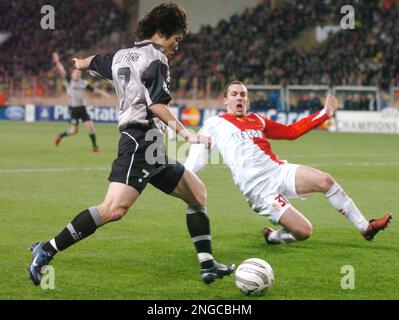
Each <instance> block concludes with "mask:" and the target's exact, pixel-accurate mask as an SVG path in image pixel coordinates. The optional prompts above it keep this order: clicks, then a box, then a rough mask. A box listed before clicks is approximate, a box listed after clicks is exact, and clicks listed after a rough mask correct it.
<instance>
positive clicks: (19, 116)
mask: <svg viewBox="0 0 399 320" xmlns="http://www.w3.org/2000/svg"><path fill="white" fill-rule="evenodd" d="M5 116H6V118H8V119H10V120H15V121H19V120H24V118H25V109H24V108H23V107H20V106H10V107H8V108H6V111H5Z"/></svg>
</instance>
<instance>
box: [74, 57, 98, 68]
mask: <svg viewBox="0 0 399 320" xmlns="http://www.w3.org/2000/svg"><path fill="white" fill-rule="evenodd" d="M94 57H95V56H90V57H87V58H83V59H80V58H73V59H72V61H73V63H74V65H75V68H76V69H78V70H86V69H88V68H89V66H90V63H91V62H92V60H93V59H94Z"/></svg>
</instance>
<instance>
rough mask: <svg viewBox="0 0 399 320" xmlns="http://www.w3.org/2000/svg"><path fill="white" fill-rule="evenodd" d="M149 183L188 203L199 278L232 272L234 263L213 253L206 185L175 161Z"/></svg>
mask: <svg viewBox="0 0 399 320" xmlns="http://www.w3.org/2000/svg"><path fill="white" fill-rule="evenodd" d="M172 181H173V183H172ZM165 182H167V183H165ZM150 183H151V184H153V185H154V186H155V187H157V188H158V189H160V190H161V191H163V192H165V193H167V194H171V195H173V196H175V197H178V198H180V199H182V200H183V201H184V202H186V203H187V205H188V207H187V211H186V222H187V228H188V230H189V233H190V236H191V239H192V241H193V243H194V246H195V249H196V251H197V257H198V260H199V262H200V266H201V277H202V279H203V280H204V281H205V282H206V283H210V282H213V281H214V280H215V279H216V278H222V277H223V276H225V275H229V274H231V273H232V272H233V271H234V265H223V264H221V263H218V262H216V260H215V259H214V257H213V254H212V244H211V230H210V223H209V218H208V215H207V209H206V189H205V186H204V184H203V183H202V181H201V180H200V179H199V178H198V177H197V176H196V175H195V174H194V173H192V172H191V171H189V170H185V169H184V167H183V166H182V165H180V164H176V165H169V166H168V167H167V169H165V170H164V171H162V172H161V174H159V175H158V176H156V177H154V178H153V179H151V180H150Z"/></svg>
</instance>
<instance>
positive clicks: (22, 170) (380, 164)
mask: <svg viewBox="0 0 399 320" xmlns="http://www.w3.org/2000/svg"><path fill="white" fill-rule="evenodd" d="M290 163H295V162H293V161H291V162H290ZM210 165H211V166H219V165H223V167H227V166H226V165H225V164H223V163H220V164H210ZM300 165H304V166H308V167H397V166H399V162H374V163H373V162H347V163H302V164H300ZM106 170H107V171H108V170H111V168H110V167H98V168H18V169H17V168H16V169H0V173H43V172H46V173H51V172H55V173H58V172H61V173H62V172H82V171H83V172H84V171H106Z"/></svg>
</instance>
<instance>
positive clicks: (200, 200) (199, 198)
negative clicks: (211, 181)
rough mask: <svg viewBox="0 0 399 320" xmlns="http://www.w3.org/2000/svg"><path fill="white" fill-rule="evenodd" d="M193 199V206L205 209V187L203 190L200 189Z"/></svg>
mask: <svg viewBox="0 0 399 320" xmlns="http://www.w3.org/2000/svg"><path fill="white" fill-rule="evenodd" d="M194 197H195V202H196V203H194V204H195V205H197V206H202V207H206V199H207V194H206V189H205V186H204V187H203V189H201V191H199V192H197V194H196V195H195V196H194Z"/></svg>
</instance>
